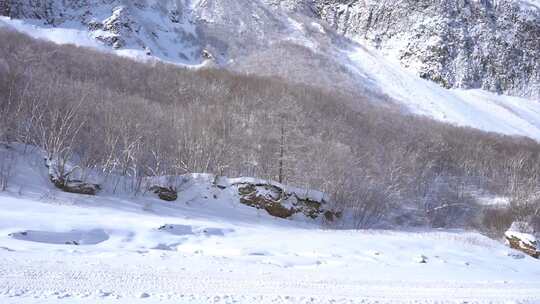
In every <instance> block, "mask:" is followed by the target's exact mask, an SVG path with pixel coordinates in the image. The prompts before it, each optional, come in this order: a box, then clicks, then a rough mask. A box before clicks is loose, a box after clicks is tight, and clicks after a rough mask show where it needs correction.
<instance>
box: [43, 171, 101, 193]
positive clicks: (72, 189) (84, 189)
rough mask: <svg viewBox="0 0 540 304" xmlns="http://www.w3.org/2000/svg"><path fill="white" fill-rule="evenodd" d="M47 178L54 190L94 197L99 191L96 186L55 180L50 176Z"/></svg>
mask: <svg viewBox="0 0 540 304" xmlns="http://www.w3.org/2000/svg"><path fill="white" fill-rule="evenodd" d="M49 178H50V180H51V182H52V183H53V184H54V186H55V187H56V188H58V189H60V190H62V191H64V192H68V193H75V194H84V195H96V194H97V193H98V192H99V190H101V187H100V185H98V184H92V183H86V182H83V181H80V180H69V179H63V178H55V177H53V176H52V175H50V176H49Z"/></svg>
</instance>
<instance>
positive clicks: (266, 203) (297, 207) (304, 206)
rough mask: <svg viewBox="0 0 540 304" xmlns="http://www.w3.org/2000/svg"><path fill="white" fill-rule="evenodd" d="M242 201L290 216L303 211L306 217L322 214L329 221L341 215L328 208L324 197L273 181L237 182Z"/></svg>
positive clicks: (283, 216) (274, 214) (281, 216)
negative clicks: (299, 191) (301, 191)
mask: <svg viewBox="0 0 540 304" xmlns="http://www.w3.org/2000/svg"><path fill="white" fill-rule="evenodd" d="M236 186H237V187H238V194H239V195H240V203H242V204H244V205H247V206H250V207H255V208H257V209H264V210H266V212H268V214H270V215H272V216H275V217H280V218H289V217H291V216H293V215H295V214H298V213H301V214H303V215H304V216H306V217H309V218H312V219H316V218H319V217H320V216H324V218H325V219H326V220H328V221H333V220H335V219H337V218H339V217H340V214H339V213H338V212H335V211H333V210H330V209H328V207H327V206H326V204H327V202H326V201H325V200H324V199H321V200H320V201H317V200H316V199H313V198H309V197H305V196H302V195H299V194H297V193H295V192H294V191H290V190H287V189H285V188H284V187H281V186H279V185H277V184H272V183H242V184H237V185H236Z"/></svg>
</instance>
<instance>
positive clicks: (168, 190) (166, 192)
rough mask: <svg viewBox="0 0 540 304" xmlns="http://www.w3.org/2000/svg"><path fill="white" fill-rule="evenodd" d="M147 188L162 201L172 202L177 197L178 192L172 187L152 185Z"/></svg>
mask: <svg viewBox="0 0 540 304" xmlns="http://www.w3.org/2000/svg"><path fill="white" fill-rule="evenodd" d="M149 190H150V191H152V192H154V193H155V194H157V195H158V197H159V198H160V199H162V200H164V201H168V202H172V201H175V200H177V199H178V192H177V191H176V189H175V188H173V187H162V186H152V187H150V188H149Z"/></svg>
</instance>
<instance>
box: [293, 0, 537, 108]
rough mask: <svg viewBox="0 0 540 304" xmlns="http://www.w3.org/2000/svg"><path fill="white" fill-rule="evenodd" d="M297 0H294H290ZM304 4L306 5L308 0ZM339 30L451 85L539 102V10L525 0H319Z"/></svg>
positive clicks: (318, 8) (301, 2)
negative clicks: (523, 97) (480, 89)
mask: <svg viewBox="0 0 540 304" xmlns="http://www.w3.org/2000/svg"><path fill="white" fill-rule="evenodd" d="M283 1H284V2H291V0H283ZM292 1H295V2H298V3H299V4H298V6H299V7H300V8H304V9H305V6H306V4H305V0H292ZM314 3H315V4H314V5H313V10H315V11H316V14H317V15H318V16H319V17H320V18H321V19H323V20H325V21H326V22H327V23H328V24H330V25H331V26H333V27H334V28H335V29H336V30H337V31H338V32H340V33H342V34H344V35H346V36H348V37H350V38H355V39H359V40H362V41H367V42H369V43H370V44H371V45H373V46H374V47H376V48H377V49H379V50H381V51H382V52H383V53H385V54H386V55H388V56H390V57H393V58H395V59H397V60H399V61H400V62H401V64H402V65H403V66H404V67H406V68H408V69H410V70H412V71H414V72H416V73H417V74H418V75H419V76H420V77H422V78H426V79H430V80H433V81H435V82H437V83H439V84H440V85H442V86H443V87H446V88H467V89H469V88H482V89H486V90H489V91H493V92H498V93H505V94H509V95H518V96H525V97H532V98H533V99H540V7H538V6H536V5H535V4H534V2H533V1H521V0H501V1H494V0H483V1H464V0H460V1H455V0H437V1H431V0H419V1H409V0H396V1H379V0H350V1H342V0H314Z"/></svg>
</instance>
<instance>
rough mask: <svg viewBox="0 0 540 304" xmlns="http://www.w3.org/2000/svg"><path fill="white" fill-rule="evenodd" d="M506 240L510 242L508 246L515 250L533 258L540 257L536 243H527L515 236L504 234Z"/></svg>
mask: <svg viewBox="0 0 540 304" xmlns="http://www.w3.org/2000/svg"><path fill="white" fill-rule="evenodd" d="M505 237H506V240H507V241H508V243H509V244H510V247H511V248H513V249H516V250H519V251H521V252H523V253H525V254H528V255H530V256H532V257H533V258H535V259H538V258H540V251H539V250H538V248H536V243H534V244H529V243H527V242H523V240H521V239H520V238H518V237H516V236H508V235H506V236H505Z"/></svg>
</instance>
